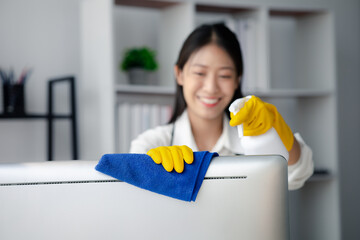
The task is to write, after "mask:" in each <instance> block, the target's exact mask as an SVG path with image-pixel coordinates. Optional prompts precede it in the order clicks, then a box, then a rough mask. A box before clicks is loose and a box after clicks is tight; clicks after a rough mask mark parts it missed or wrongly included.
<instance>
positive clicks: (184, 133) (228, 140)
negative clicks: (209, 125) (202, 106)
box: [173, 110, 239, 153]
mask: <svg viewBox="0 0 360 240" xmlns="http://www.w3.org/2000/svg"><path fill="white" fill-rule="evenodd" d="M234 137H235V138H237V135H236V128H233V127H230V125H229V118H228V117H227V116H226V114H224V118H223V131H222V134H221V136H220V138H219V139H218V141H217V142H216V144H215V146H214V148H213V149H212V150H211V152H218V153H221V152H234V149H233V147H235V146H234V143H235V144H236V143H238V142H239V139H238V138H237V139H234ZM233 142H234V143H233ZM173 145H186V146H188V147H190V148H191V149H192V150H193V151H198V147H197V145H196V143H195V139H194V136H193V134H192V131H191V125H190V120H189V116H188V112H187V110H185V111H184V112H183V114H182V115H181V116H180V117H179V118H178V119H177V120H176V123H175V129H174V136H173Z"/></svg>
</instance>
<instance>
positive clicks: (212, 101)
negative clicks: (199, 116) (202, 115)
mask: <svg viewBox="0 0 360 240" xmlns="http://www.w3.org/2000/svg"><path fill="white" fill-rule="evenodd" d="M197 98H198V99H199V100H200V102H201V103H202V104H203V105H205V106H206V107H215V106H216V105H217V104H218V103H219V101H220V100H221V98H218V97H201V96H198V97H197Z"/></svg>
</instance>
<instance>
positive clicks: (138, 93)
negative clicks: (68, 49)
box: [84, 0, 340, 240]
mask: <svg viewBox="0 0 360 240" xmlns="http://www.w3.org/2000/svg"><path fill="white" fill-rule="evenodd" d="M94 1H96V0H94ZM324 2H325V1H324ZM98 4H99V5H100V4H103V5H104V7H103V8H104V9H106V12H107V13H108V14H110V15H111V19H113V20H112V21H108V19H107V21H105V22H106V24H107V25H106V27H107V28H106V29H113V32H112V34H110V35H111V36H113V38H111V39H113V40H111V41H108V42H106V43H107V44H110V46H107V45H106V44H104V47H105V46H106V49H107V50H108V51H111V50H112V51H113V52H114V53H115V55H114V56H112V58H111V60H109V62H110V66H111V68H110V69H111V70H106V73H108V76H113V78H110V79H109V81H111V82H107V84H108V86H111V87H108V88H107V89H108V91H109V92H111V91H112V92H111V93H113V95H112V94H109V92H106V91H104V92H102V93H101V94H100V95H101V96H102V97H105V94H109V95H110V96H108V99H107V100H106V102H108V103H110V102H111V103H112V104H111V105H110V107H109V109H108V110H107V111H108V114H109V115H108V116H107V118H109V116H114V112H115V116H114V118H113V119H115V120H114V121H112V120H107V119H106V120H107V121H105V117H104V122H107V125H106V128H109V126H112V127H110V129H107V131H108V132H116V131H117V130H116V126H117V125H116V124H117V122H118V120H119V119H118V118H117V114H116V108H117V106H118V104H119V102H123V101H131V102H134V103H144V102H147V101H154V103H156V102H158V103H162V102H163V101H164V99H166V100H165V102H168V103H169V101H170V100H169V99H170V98H171V96H172V94H173V93H174V91H175V90H174V89H175V87H174V86H175V80H174V76H173V65H174V63H175V60H176V57H177V54H178V51H179V49H180V46H181V44H182V42H183V40H184V39H185V37H186V36H187V35H188V34H189V33H190V32H191V31H192V30H193V29H194V27H195V26H198V25H200V24H202V23H206V22H219V21H222V22H225V23H226V24H227V25H228V26H229V27H230V28H231V29H232V30H233V31H234V32H237V33H238V35H239V39H240V42H241V44H242V49H243V53H244V61H245V63H246V66H245V75H244V78H243V81H244V82H243V83H244V85H243V86H244V89H243V90H244V93H245V94H254V95H257V96H259V97H261V98H263V99H264V100H265V101H268V102H271V103H273V104H275V105H276V106H277V108H278V109H279V111H280V113H281V114H282V115H283V117H284V118H285V120H286V121H287V123H288V124H289V125H290V127H291V128H292V129H293V130H294V131H295V132H300V133H301V135H302V137H303V138H304V140H305V141H306V143H307V144H308V145H309V146H311V148H312V149H313V158H314V162H315V167H316V169H324V170H326V171H327V172H328V173H329V174H325V175H320V174H317V175H315V176H314V177H312V178H311V179H310V180H309V181H308V182H307V183H306V185H305V186H304V187H303V188H302V189H301V190H298V191H293V192H290V211H291V213H290V221H291V222H290V224H291V239H295V240H296V239H340V213H339V199H338V198H339V197H338V195H339V194H338V193H339V190H338V185H339V183H338V152H337V146H338V144H337V123H336V112H337V106H336V89H335V86H336V72H335V43H334V23H333V13H332V9H330V8H328V7H326V4H325V3H323V2H321V1H316V2H311V1H307V2H302V1H286V0H280V1H274V3H272V2H271V1H262V0H254V1H245V0H244V1H243V0H239V1H234V0H224V1H221V2H220V1H215V0H193V1H190V0H189V1H185V0H184V1H181V0H175V1H173V0H165V1H160V0H158V1H145V0H142V1H137V0H132V1H130V0H116V1H115V2H113V1H112V0H108V1H105V3H100V1H99V2H98ZM84 9H85V8H84ZM97 10H98V9H97V8H96V7H93V8H91V9H90V10H89V9H87V16H89V19H90V16H93V15H91V14H94V13H97ZM130 13H131V14H130ZM93 21H95V20H93ZM124 22H126V23H129V22H131V23H132V26H133V27H131V28H129V25H128V24H124ZM88 24H90V23H88ZM99 29H100V27H99ZM101 29H103V28H101ZM145 44H147V45H149V46H150V47H152V48H154V49H155V50H156V51H157V53H158V55H157V56H158V61H159V65H160V69H159V72H158V76H157V78H158V85H159V86H161V88H160V87H157V86H142V87H140V86H128V85H127V80H126V75H124V74H123V73H120V72H119V71H118V70H117V65H118V63H119V61H120V59H121V55H122V52H123V50H124V49H125V48H128V47H132V46H133V45H145ZM90 47H91V46H89V49H91V48H90ZM93 47H98V45H95V44H94V45H93ZM85 59H86V60H88V59H89V58H85ZM109 71H111V72H109ZM113 73H115V74H113ZM89 77H91V76H89ZM114 89H115V90H114ZM110 99H111V100H110ZM149 99H152V100H149ZM158 99H159V100H158ZM114 108H115V111H112V110H113V109H114ZM111 111H112V112H111ZM101 126H103V127H104V126H105V123H103V124H102V125H101ZM110 139H111V138H110ZM113 139H116V137H114V138H113ZM107 141H110V140H108V139H107ZM113 142H116V143H115V147H114V149H117V145H118V144H121V143H119V142H118V140H116V141H115V140H113Z"/></svg>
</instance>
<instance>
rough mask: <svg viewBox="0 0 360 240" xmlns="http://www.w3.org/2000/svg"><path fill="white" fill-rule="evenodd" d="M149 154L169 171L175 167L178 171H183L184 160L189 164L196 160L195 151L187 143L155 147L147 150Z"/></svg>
mask: <svg viewBox="0 0 360 240" xmlns="http://www.w3.org/2000/svg"><path fill="white" fill-rule="evenodd" d="M147 155H149V156H150V157H151V158H152V160H153V161H154V162H155V163H157V164H160V163H161V164H162V165H163V167H164V168H165V170H166V171H168V172H171V171H172V170H173V169H175V171H176V172H178V173H182V172H183V171H184V161H185V162H186V163H187V164H191V163H192V162H193V161H194V154H193V151H192V150H191V148H189V147H188V146H185V145H183V146H169V147H157V148H153V149H150V150H149V151H148V152H147Z"/></svg>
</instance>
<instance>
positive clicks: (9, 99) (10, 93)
mask: <svg viewBox="0 0 360 240" xmlns="http://www.w3.org/2000/svg"><path fill="white" fill-rule="evenodd" d="M3 109H4V110H3V111H4V114H11V115H21V114H24V113H25V91H24V84H9V83H6V84H3Z"/></svg>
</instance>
